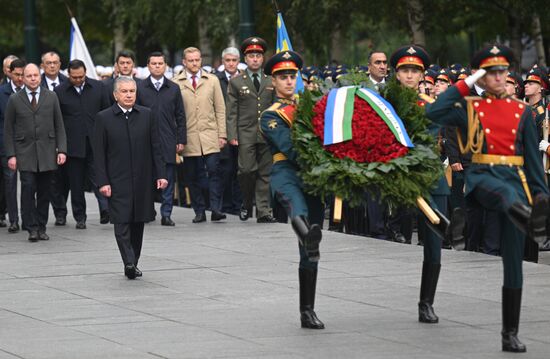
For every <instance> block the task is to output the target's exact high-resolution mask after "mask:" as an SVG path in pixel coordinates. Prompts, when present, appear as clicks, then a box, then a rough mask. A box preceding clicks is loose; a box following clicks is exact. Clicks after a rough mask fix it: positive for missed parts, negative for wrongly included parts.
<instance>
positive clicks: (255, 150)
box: [227, 37, 276, 223]
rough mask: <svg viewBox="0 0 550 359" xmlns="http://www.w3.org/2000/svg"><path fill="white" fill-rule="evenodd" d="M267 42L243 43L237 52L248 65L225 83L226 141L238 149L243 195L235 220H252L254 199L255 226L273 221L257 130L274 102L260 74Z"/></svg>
mask: <svg viewBox="0 0 550 359" xmlns="http://www.w3.org/2000/svg"><path fill="white" fill-rule="evenodd" d="M266 48H267V43H266V42H265V41H264V40H263V39H261V38H259V37H250V38H248V39H246V40H244V41H243V43H242V45H241V53H242V54H243V56H244V60H245V62H246V64H247V66H248V68H247V69H246V71H243V72H242V73H241V74H240V75H238V76H237V77H234V78H232V79H231V81H229V85H228V88H227V139H228V141H229V143H230V144H231V145H233V146H239V147H238V179H239V184H240V187H241V192H242V195H243V206H242V208H241V212H240V214H239V218H240V219H241V220H243V221H246V220H247V219H248V218H250V217H252V205H253V203H254V199H255V200H256V214H257V217H258V218H257V222H258V223H272V222H276V220H275V218H273V216H272V212H271V208H270V206H269V172H270V171H271V165H272V161H271V155H270V153H269V148H268V146H267V144H266V143H265V141H264V139H263V137H262V136H261V134H260V132H259V131H258V121H259V120H260V115H261V113H262V111H264V110H265V109H266V108H268V107H269V106H270V105H271V104H272V103H273V101H274V93H273V86H272V85H271V79H270V78H269V76H268V75H266V74H265V73H262V65H263V61H264V53H265V51H266Z"/></svg>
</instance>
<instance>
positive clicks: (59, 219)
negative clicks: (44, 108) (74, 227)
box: [40, 51, 69, 226]
mask: <svg viewBox="0 0 550 359" xmlns="http://www.w3.org/2000/svg"><path fill="white" fill-rule="evenodd" d="M40 68H41V69H42V70H43V71H44V73H43V74H42V80H41V82H40V86H42V87H44V88H47V89H48V90H50V91H53V90H54V89H55V88H56V87H57V86H59V85H61V84H62V83H64V82H66V81H67V77H66V76H65V75H63V74H62V73H61V72H60V70H61V58H60V57H59V54H58V53H57V52H55V51H49V52H46V53H44V54H42V63H41V64H40ZM68 194H69V182H68V179H67V178H66V176H64V172H63V171H62V170H60V171H57V170H56V171H54V173H53V174H52V186H51V189H50V203H51V204H52V208H53V213H54V215H55V225H56V226H64V225H65V222H66V217H67V204H66V202H67V196H68Z"/></svg>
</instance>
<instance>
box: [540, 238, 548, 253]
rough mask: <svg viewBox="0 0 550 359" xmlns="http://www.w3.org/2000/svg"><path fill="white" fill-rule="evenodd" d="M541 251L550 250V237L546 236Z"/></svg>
mask: <svg viewBox="0 0 550 359" xmlns="http://www.w3.org/2000/svg"><path fill="white" fill-rule="evenodd" d="M539 251H541V252H547V251H550V238H546V242H544V243H543V244H542V245H541V246H540V249H539Z"/></svg>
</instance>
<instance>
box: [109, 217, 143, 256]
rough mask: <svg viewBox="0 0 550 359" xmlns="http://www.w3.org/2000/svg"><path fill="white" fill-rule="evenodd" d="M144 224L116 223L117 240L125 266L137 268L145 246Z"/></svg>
mask: <svg viewBox="0 0 550 359" xmlns="http://www.w3.org/2000/svg"><path fill="white" fill-rule="evenodd" d="M143 227H144V222H130V223H115V238H116V243H117V245H118V250H119V251H120V256H121V257H122V262H124V265H129V264H135V265H136V266H137V264H138V261H139V256H140V255H141V246H142V244H143Z"/></svg>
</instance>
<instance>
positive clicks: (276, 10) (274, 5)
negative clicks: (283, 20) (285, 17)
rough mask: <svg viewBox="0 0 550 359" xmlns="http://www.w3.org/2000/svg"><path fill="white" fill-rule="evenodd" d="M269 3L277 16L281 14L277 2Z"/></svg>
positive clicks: (275, 0)
mask: <svg viewBox="0 0 550 359" xmlns="http://www.w3.org/2000/svg"><path fill="white" fill-rule="evenodd" d="M271 3H272V4H273V8H275V12H276V13H277V14H278V13H280V12H281V10H279V4H278V3H277V0H271Z"/></svg>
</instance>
